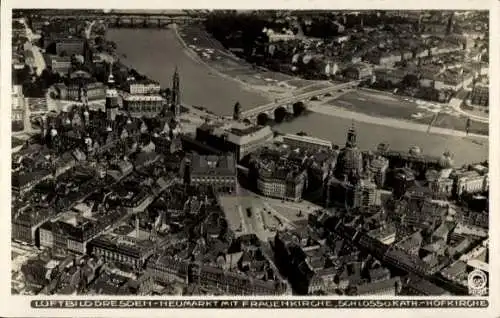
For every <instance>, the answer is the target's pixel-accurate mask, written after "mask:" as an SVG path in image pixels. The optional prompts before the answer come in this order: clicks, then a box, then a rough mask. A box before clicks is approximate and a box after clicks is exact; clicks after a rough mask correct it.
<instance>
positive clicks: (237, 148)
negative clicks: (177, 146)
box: [196, 124, 274, 161]
mask: <svg viewBox="0 0 500 318" xmlns="http://www.w3.org/2000/svg"><path fill="white" fill-rule="evenodd" d="M273 138H274V134H273V131H272V130H271V128H270V127H269V126H264V127H262V126H251V125H244V124H238V126H237V127H234V126H233V127H230V126H224V125H210V124H205V125H202V126H201V127H198V128H197V129H196V140H198V141H200V142H202V143H205V144H207V145H209V146H211V147H213V148H215V149H218V150H221V151H223V152H231V153H233V154H234V155H235V158H236V160H237V161H240V160H241V159H242V158H244V157H245V156H247V155H249V154H250V153H252V152H254V151H256V150H257V149H259V148H261V147H262V146H264V145H266V144H268V143H270V142H271V141H272V140H273Z"/></svg>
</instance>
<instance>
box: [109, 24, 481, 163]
mask: <svg viewBox="0 0 500 318" xmlns="http://www.w3.org/2000/svg"><path fill="white" fill-rule="evenodd" d="M108 38H109V40H112V41H113V42H115V43H116V44H117V48H118V52H117V53H118V54H120V56H121V55H123V54H124V55H125V56H126V58H124V59H123V63H124V64H125V65H130V66H133V68H134V69H136V70H137V71H138V72H140V73H141V74H144V75H145V76H147V77H149V78H151V79H153V80H155V81H158V82H159V83H160V85H161V86H162V87H170V86H171V80H172V74H173V71H174V69H175V67H176V66H177V67H178V69H179V72H180V87H181V99H182V102H183V103H186V104H188V105H194V106H203V107H204V108H205V109H207V110H210V111H211V112H213V113H215V114H218V115H221V116H231V115H232V112H233V106H234V103H235V102H236V101H239V102H240V104H241V106H242V110H247V109H250V108H253V107H255V106H256V105H262V104H266V103H268V102H269V101H268V98H264V97H263V96H262V95H261V94H258V93H256V92H255V91H251V90H247V89H243V88H242V85H240V83H238V82H237V81H234V80H230V79H228V78H227V77H222V76H220V75H218V73H215V72H213V70H212V69H211V68H209V67H208V66H207V65H206V64H204V63H199V62H196V61H195V60H194V59H193V57H192V56H191V57H190V56H189V55H188V50H187V49H186V48H185V47H184V46H183V45H182V44H181V43H180V42H179V40H178V38H177V37H176V35H175V33H174V32H173V30H171V29H170V30H169V29H167V30H151V29H148V30H144V29H110V30H108ZM291 83H293V82H291ZM319 83H322V84H321V85H328V83H327V82H319ZM294 84H295V83H294ZM311 84H314V85H311ZM309 85H311V86H309ZM315 85H316V84H315V83H314V82H309V84H307V85H303V86H304V87H307V86H309V87H307V88H304V90H309V89H313V88H314V87H315ZM336 94H337V93H335V94H333V95H336ZM331 97H334V96H331ZM330 108H332V107H331V106H330ZM349 116H350V117H349V120H346V118H345V117H347V116H344V117H340V115H338V111H335V112H333V113H329V114H327V116H325V114H324V113H320V112H312V113H310V114H307V115H301V116H299V117H296V118H294V119H293V120H292V121H289V122H282V123H280V124H275V125H273V129H275V130H277V131H278V132H284V133H297V132H299V131H304V132H306V133H307V134H308V135H310V136H317V137H319V138H325V139H328V140H331V141H332V142H334V143H335V144H344V143H345V134H346V131H347V129H348V128H349V126H350V124H351V120H352V119H355V120H356V118H357V117H359V116H360V114H359V113H354V114H350V115H349ZM365 116H366V115H365ZM369 117H370V118H369V119H370V120H369V121H368V120H366V122H361V121H357V123H356V128H357V130H358V139H359V140H360V148H363V149H375V148H376V146H377V145H378V144H379V143H380V142H385V143H388V144H390V145H391V148H393V149H397V150H402V149H403V150H404V149H408V148H409V147H411V146H413V145H418V146H420V147H421V148H422V149H423V150H424V153H428V154H431V155H436V156H440V155H442V153H443V152H444V151H445V150H449V151H450V152H452V153H454V154H455V160H456V162H457V163H459V164H461V163H471V162H477V161H484V160H487V159H488V142H487V140H486V139H485V138H481V139H480V140H479V141H478V140H476V139H474V140H471V139H470V138H464V137H462V135H458V136H457V135H455V136H452V135H440V134H434V131H433V129H431V131H430V133H427V132H423V131H422V130H412V129H411V127H408V126H406V127H405V128H395V127H391V126H390V125H388V124H385V125H384V124H380V122H379V120H378V119H377V118H376V117H373V116H369ZM398 127H401V126H398Z"/></svg>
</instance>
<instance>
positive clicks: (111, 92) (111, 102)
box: [106, 64, 118, 121]
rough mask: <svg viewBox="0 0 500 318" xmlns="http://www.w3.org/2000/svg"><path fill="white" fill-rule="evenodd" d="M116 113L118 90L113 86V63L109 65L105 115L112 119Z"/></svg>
mask: <svg viewBox="0 0 500 318" xmlns="http://www.w3.org/2000/svg"><path fill="white" fill-rule="evenodd" d="M117 114H118V91H117V90H116V87H115V78H114V76H113V64H111V65H110V66H109V77H108V87H107V89H106V117H107V119H108V120H111V121H114V120H115V118H116V115H117Z"/></svg>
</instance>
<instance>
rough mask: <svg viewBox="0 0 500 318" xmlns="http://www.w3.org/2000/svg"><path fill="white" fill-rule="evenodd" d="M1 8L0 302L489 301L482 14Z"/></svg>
mask: <svg viewBox="0 0 500 318" xmlns="http://www.w3.org/2000/svg"><path fill="white" fill-rule="evenodd" d="M11 22H12V25H11V26H10V27H9V28H4V27H3V26H2V31H5V30H9V31H11V37H12V43H11V46H12V48H11V49H12V57H11V61H12V62H11V64H12V66H11V72H12V73H11V74H12V75H11V78H12V80H11V86H12V87H11V91H12V93H11V101H12V103H11V110H10V113H11V120H10V121H11V136H10V139H11V176H10V179H11V181H10V182H11V183H10V192H11V197H10V198H11V199H10V210H11V214H10V229H11V232H10V236H11V237H10V240H11V243H10V245H11V252H10V256H7V255H6V257H5V259H7V258H8V257H10V258H11V264H12V265H11V271H10V277H11V286H10V291H11V295H20V296H37V297H42V298H43V299H51V297H53V296H82V297H86V296H103V297H104V296H128V298H129V299H132V298H131V297H136V296H162V297H165V299H169V298H168V297H173V296H198V297H201V296H233V297H236V296H238V297H239V296H261V297H267V296H286V297H299V296H300V297H306V298H307V299H319V298H318V297H320V296H332V297H333V296H335V297H337V298H338V297H347V296H349V297H351V296H356V297H357V298H359V299H365V298H366V297H368V296H379V297H387V299H400V298H401V297H403V298H404V297H406V298H408V297H409V296H412V297H414V296H419V297H437V296H446V297H455V296H470V297H473V298H472V299H479V298H480V297H487V296H488V295H489V286H490V285H489V283H490V282H489V280H490V275H489V263H490V262H489V259H490V257H491V255H490V252H489V250H490V249H489V242H490V241H489V239H490V235H489V232H490V231H489V228H490V226H489V223H490V221H489V220H490V213H489V210H490V201H489V185H490V178H489V103H490V90H489V86H490V85H489V84H490V72H489V69H490V54H489V53H490V36H489V32H490V12H489V11H488V10H418V11H417V10H358V11H354V10H180V9H176V10H159V9H155V10H153V9H147V8H144V9H141V10H139V9H134V10H125V9H86V10H83V9H27V8H24V9H13V10H12V21H11ZM2 45H6V44H5V43H2ZM7 45H8V43H7ZM2 53H4V52H2ZM5 71H6V72H8V71H9V70H5ZM2 85H3V84H2ZM3 106H4V107H8V105H3ZM5 184H7V183H6V182H5ZM497 212H498V211H497ZM6 213H8V211H6ZM6 254H7V253H6ZM496 274H498V273H496ZM395 297H396V298H395ZM478 297H479V298H478ZM357 298H355V299H357ZM83 299H85V298H83ZM238 299H240V298H238ZM283 299H285V298H283ZM299 299H300V298H299ZM340 299H342V298H340ZM349 299H353V298H352V297H351V298H349ZM481 299H486V298H481ZM311 304H312V303H311ZM41 306H42V307H43V306H44V305H41ZM256 306H257V305H256ZM262 306H264V307H265V306H266V305H264V304H262ZM283 306H285V305H283ZM300 306H304V304H302V305H300ZM312 306H314V305H312ZM427 306H433V305H427ZM478 317H479V316H478Z"/></svg>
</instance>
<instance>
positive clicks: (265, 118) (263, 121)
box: [257, 113, 269, 126]
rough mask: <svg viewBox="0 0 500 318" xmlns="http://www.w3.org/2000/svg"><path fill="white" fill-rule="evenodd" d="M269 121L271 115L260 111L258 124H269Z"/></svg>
mask: <svg viewBox="0 0 500 318" xmlns="http://www.w3.org/2000/svg"><path fill="white" fill-rule="evenodd" d="M268 121H269V117H268V116H267V114H266V113H260V114H259V115H258V116H257V124H258V125H261V126H265V125H267V122H268Z"/></svg>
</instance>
